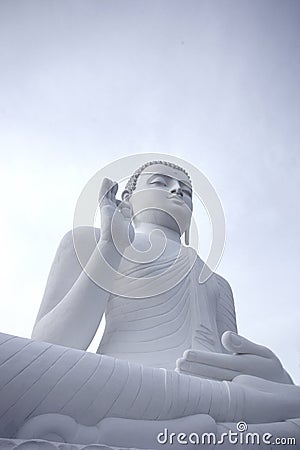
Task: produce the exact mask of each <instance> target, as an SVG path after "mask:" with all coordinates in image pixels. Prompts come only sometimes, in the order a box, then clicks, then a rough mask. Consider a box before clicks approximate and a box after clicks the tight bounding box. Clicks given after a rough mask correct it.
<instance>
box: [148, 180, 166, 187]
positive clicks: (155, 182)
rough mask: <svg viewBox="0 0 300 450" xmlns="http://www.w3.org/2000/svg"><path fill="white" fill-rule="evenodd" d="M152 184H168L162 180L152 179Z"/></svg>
mask: <svg viewBox="0 0 300 450" xmlns="http://www.w3.org/2000/svg"><path fill="white" fill-rule="evenodd" d="M150 184H158V185H160V186H167V185H166V183H165V182H164V181H162V180H152V181H150Z"/></svg>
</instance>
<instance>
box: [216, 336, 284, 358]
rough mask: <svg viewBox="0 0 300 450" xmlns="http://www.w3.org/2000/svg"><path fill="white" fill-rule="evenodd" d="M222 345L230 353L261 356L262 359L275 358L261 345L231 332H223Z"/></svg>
mask: <svg viewBox="0 0 300 450" xmlns="http://www.w3.org/2000/svg"><path fill="white" fill-rule="evenodd" d="M222 344H223V345H224V347H225V348H226V350H228V351H229V352H231V353H244V354H250V355H257V356H262V357H264V358H276V356H275V355H274V353H273V352H272V351H271V350H270V349H269V348H267V347H264V346H263V345H259V344H255V343H254V342H252V341H249V340H248V339H246V338H244V337H243V336H240V335H239V334H237V333H234V332H233V331H225V333H223V335H222Z"/></svg>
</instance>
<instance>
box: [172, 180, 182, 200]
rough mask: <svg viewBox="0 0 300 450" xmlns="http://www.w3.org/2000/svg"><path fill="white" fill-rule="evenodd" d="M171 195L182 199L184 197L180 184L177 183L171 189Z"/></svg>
mask: <svg viewBox="0 0 300 450" xmlns="http://www.w3.org/2000/svg"><path fill="white" fill-rule="evenodd" d="M171 194H174V195H180V197H183V192H182V189H181V187H180V185H179V183H176V185H175V186H174V187H173V188H172V189H171Z"/></svg>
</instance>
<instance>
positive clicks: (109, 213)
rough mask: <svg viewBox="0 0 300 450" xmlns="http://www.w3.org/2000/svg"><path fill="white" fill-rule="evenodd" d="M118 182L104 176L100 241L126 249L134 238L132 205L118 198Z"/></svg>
mask: <svg viewBox="0 0 300 450" xmlns="http://www.w3.org/2000/svg"><path fill="white" fill-rule="evenodd" d="M117 191H118V183H117V182H114V181H112V180H110V179H109V178H104V179H103V182H102V185H101V188H100V192H99V206H100V215H101V238H100V242H102V243H110V244H114V245H115V246H116V247H117V249H118V250H119V251H123V250H125V248H126V247H128V246H129V245H130V244H131V242H132V241H133V238H134V229H133V227H132V225H131V223H130V221H131V205H130V203H129V202H128V201H121V200H117V199H116V193H117Z"/></svg>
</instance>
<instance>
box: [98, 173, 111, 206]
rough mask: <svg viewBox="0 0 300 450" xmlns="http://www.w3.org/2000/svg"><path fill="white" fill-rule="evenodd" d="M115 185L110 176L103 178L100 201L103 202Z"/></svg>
mask: <svg viewBox="0 0 300 450" xmlns="http://www.w3.org/2000/svg"><path fill="white" fill-rule="evenodd" d="M112 186H113V181H112V180H111V179H110V178H103V181H102V184H101V187H100V191H99V201H100V202H101V201H102V200H103V199H104V197H106V196H107V194H108V193H109V192H110V189H111V188H112Z"/></svg>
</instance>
